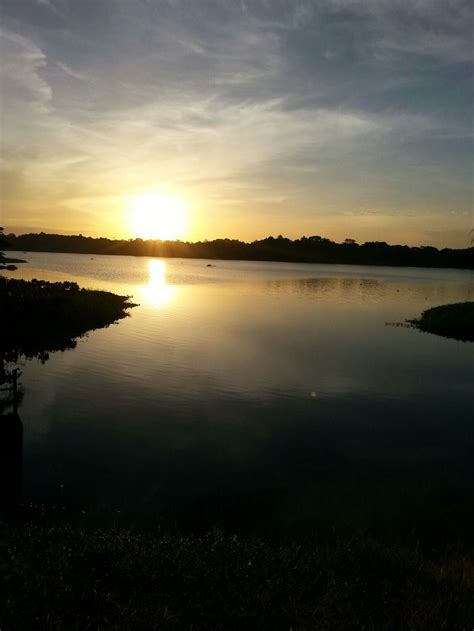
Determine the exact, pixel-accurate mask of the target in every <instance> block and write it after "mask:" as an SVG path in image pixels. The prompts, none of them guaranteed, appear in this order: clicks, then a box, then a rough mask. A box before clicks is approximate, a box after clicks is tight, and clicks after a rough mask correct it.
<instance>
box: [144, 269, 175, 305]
mask: <svg viewBox="0 0 474 631" xmlns="http://www.w3.org/2000/svg"><path fill="white" fill-rule="evenodd" d="M176 291H177V287H176V286H175V285H168V283H167V282H166V265H165V263H164V261H159V260H156V259H153V260H151V261H149V262H148V283H147V284H146V285H141V286H140V287H139V292H140V297H141V299H142V300H143V302H145V303H146V304H147V305H149V306H151V307H156V308H159V307H164V306H166V305H167V304H169V303H170V302H171V300H172V299H173V297H174V296H175V295H176Z"/></svg>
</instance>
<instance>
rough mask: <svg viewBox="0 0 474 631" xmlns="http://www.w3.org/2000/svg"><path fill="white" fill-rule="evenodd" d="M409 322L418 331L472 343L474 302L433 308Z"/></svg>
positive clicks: (473, 338)
mask: <svg viewBox="0 0 474 631" xmlns="http://www.w3.org/2000/svg"><path fill="white" fill-rule="evenodd" d="M409 322H410V324H412V325H413V326H414V327H416V328H417V329H419V330H420V331H426V332H427V333H435V334H436V335H443V336H444V337H451V338H454V339H456V340H462V341H465V342H468V341H470V342H474V302H458V303H455V304H450V305H441V306H439V307H433V308H432V309H427V310H426V311H423V313H422V314H421V316H420V317H419V318H417V319H415V320H409Z"/></svg>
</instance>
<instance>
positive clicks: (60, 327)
mask: <svg viewBox="0 0 474 631" xmlns="http://www.w3.org/2000/svg"><path fill="white" fill-rule="evenodd" d="M0 305H1V309H0V357H1V358H2V359H4V360H5V361H10V362H14V361H16V360H17V358H18V356H19V355H23V356H25V357H27V358H31V357H40V358H41V359H45V358H47V353H48V351H51V352H52V351H57V350H65V349H67V348H74V347H75V345H76V339H77V338H78V337H81V336H82V335H84V334H85V333H86V332H87V331H90V330H92V329H97V328H101V327H104V326H108V325H109V324H112V323H114V322H116V321H118V320H120V319H121V318H124V317H126V316H127V311H126V310H127V309H128V308H129V307H132V306H133V304H132V303H131V302H129V299H128V297H127V296H117V295H115V294H112V293H110V292H106V291H92V290H86V289H80V288H79V286H78V285H77V284H76V283H71V282H62V283H48V282H46V281H43V280H32V281H24V280H16V279H8V278H5V277H3V276H0Z"/></svg>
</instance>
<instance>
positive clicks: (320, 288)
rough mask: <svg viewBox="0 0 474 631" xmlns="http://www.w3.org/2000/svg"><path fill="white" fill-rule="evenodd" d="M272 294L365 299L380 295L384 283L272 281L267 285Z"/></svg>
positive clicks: (318, 280)
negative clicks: (362, 297) (358, 296)
mask: <svg viewBox="0 0 474 631" xmlns="http://www.w3.org/2000/svg"><path fill="white" fill-rule="evenodd" d="M266 286H267V288H268V289H269V291H270V292H274V293H280V294H282V293H283V294H292V295H300V296H305V297H317V296H318V295H319V296H321V295H324V296H338V297H346V298H347V297H348V296H356V295H361V296H364V297H369V296H376V295H380V292H381V291H382V290H383V287H384V285H383V283H381V282H380V281H379V280H376V279H360V278H296V279H293V278H292V279H285V280H271V281H268V282H267V283H266Z"/></svg>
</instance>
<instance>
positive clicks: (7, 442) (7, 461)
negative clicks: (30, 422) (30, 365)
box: [0, 368, 23, 517]
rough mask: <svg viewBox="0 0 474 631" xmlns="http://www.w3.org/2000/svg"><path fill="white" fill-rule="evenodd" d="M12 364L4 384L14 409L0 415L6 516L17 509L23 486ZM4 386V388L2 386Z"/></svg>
mask: <svg viewBox="0 0 474 631" xmlns="http://www.w3.org/2000/svg"><path fill="white" fill-rule="evenodd" d="M19 375H20V371H19V369H18V368H15V369H14V370H13V371H12V372H11V376H10V377H9V378H8V379H7V381H11V386H9V387H8V388H6V390H7V391H9V390H10V391H11V393H12V401H11V403H9V405H11V407H12V408H13V413H8V414H2V415H0V515H3V516H6V517H9V516H12V515H14V514H15V513H16V511H17V509H18V507H19V504H20V500H21V492H22V486H23V424H22V422H21V419H20V417H19V416H18V377H19ZM3 390H5V388H3Z"/></svg>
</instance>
